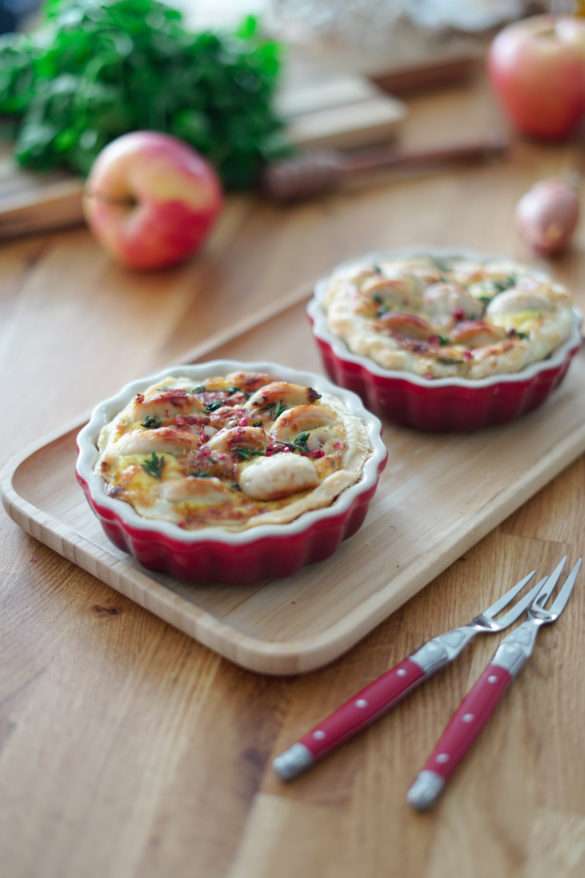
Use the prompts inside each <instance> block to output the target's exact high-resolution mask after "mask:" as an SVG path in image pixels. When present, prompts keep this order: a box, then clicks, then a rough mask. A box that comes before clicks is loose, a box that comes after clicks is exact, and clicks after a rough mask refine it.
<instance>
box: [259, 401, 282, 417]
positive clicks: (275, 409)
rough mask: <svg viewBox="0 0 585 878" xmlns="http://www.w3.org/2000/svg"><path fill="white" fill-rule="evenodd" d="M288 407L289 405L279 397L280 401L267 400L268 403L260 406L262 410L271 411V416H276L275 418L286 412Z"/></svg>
mask: <svg viewBox="0 0 585 878" xmlns="http://www.w3.org/2000/svg"><path fill="white" fill-rule="evenodd" d="M286 409H287V407H286V405H285V404H284V403H283V401H282V400H281V399H279V401H278V402H267V403H266V405H261V406H260V411H261V412H265V411H269V412H270V417H271V418H274V419H275V420H276V418H277V417H278V416H279V415H281V414H282V413H283V412H285V411H286Z"/></svg>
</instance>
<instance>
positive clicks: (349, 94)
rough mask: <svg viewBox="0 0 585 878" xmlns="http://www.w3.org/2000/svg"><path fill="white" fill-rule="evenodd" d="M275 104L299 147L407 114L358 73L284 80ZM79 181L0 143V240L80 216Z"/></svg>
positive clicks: (382, 127) (346, 138)
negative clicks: (23, 160) (31, 165)
mask: <svg viewBox="0 0 585 878" xmlns="http://www.w3.org/2000/svg"><path fill="white" fill-rule="evenodd" d="M277 109H278V111H279V112H280V113H281V114H282V115H283V117H284V118H285V119H286V120H287V121H288V129H287V134H288V137H289V139H290V141H291V142H292V143H293V144H295V145H296V146H297V147H299V149H314V148H318V147H335V148H339V149H342V148H346V147H359V146H369V145H371V144H375V143H379V142H382V141H387V140H388V139H390V138H392V137H393V136H394V135H395V133H396V130H397V127H398V125H399V123H400V122H401V121H402V119H403V118H404V117H405V115H406V106H405V104H403V103H402V101H400V100H398V99H397V98H394V97H392V96H391V95H388V94H386V93H385V92H384V91H382V90H381V89H379V88H377V87H376V86H375V85H373V84H372V83H371V82H369V81H368V80H367V79H365V78H361V77H359V76H335V77H324V78H322V79H321V80H320V81H319V82H316V83H313V84H311V86H307V85H300V84H294V85H293V84H292V83H291V84H290V85H286V86H285V87H284V88H283V89H282V91H281V93H280V95H279V96H278V100H277ZM82 188H83V184H82V181H81V180H79V179H78V178H77V177H72V176H71V175H70V174H67V173H59V172H51V173H34V172H31V171H25V170H23V169H22V168H19V167H17V166H16V164H15V163H14V161H13V159H12V156H11V149H10V147H9V146H8V145H6V144H4V145H2V147H0V240H2V239H6V238H9V237H14V236H17V235H23V234H30V233H33V232H39V231H49V230H52V229H58V228H64V227H66V226H71V225H76V224H78V223H80V222H82V221H83V214H82V210H81V195H82Z"/></svg>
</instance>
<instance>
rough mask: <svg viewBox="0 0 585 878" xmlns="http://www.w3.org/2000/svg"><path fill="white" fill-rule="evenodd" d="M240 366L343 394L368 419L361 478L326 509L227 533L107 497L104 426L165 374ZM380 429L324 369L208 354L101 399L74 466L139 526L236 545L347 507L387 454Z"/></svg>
mask: <svg viewBox="0 0 585 878" xmlns="http://www.w3.org/2000/svg"><path fill="white" fill-rule="evenodd" d="M236 371H248V372H266V373H269V374H270V375H274V376H275V377H276V378H277V379H282V380H284V381H289V382H291V383H294V384H301V385H303V386H308V387H313V388H314V389H315V390H317V391H324V392H326V393H331V394H332V395H334V396H336V397H338V398H339V399H341V400H343V401H344V402H345V404H346V406H347V407H348V409H349V410H350V412H352V414H354V415H356V416H357V417H359V418H360V419H361V420H362V421H363V422H364V424H366V426H367V430H368V437H369V440H370V443H371V447H372V453H371V455H370V457H369V458H368V459H367V461H366V463H365V466H364V470H363V473H362V478H361V479H360V481H359V482H357V483H356V484H355V485H351V486H350V487H348V488H346V489H345V490H344V491H343V492H342V493H341V494H340V495H339V496H338V497H337V498H336V499H335V500H334V501H333V503H331V504H330V505H329V506H327V507H325V508H323V509H316V510H311V511H308V512H304V513H303V514H302V515H300V516H299V518H297V519H295V520H294V521H292V522H289V523H287V524H278V525H275V524H272V525H258V526H256V527H253V528H250V529H249V530H246V531H242V532H239V533H228V532H227V531H225V530H223V529H222V528H220V527H207V528H203V529H202V530H200V531H185V530H183V529H182V528H180V527H179V526H178V525H176V524H174V523H172V522H167V521H161V520H158V519H146V518H142V517H141V516H140V515H138V513H136V512H135V511H134V509H133V508H132V507H131V506H130V505H129V504H128V503H125V502H124V501H122V500H117V499H116V498H114V497H109V496H108V495H107V494H106V492H105V490H104V488H105V483H104V481H103V479H102V478H101V476H100V475H99V474H98V473H96V472H95V471H94V467H95V464H96V461H97V459H98V449H97V441H98V437H99V434H100V431H101V429H102V427H104V426H105V425H106V424H107V423H109V422H110V421H111V420H112V419H113V418H114V417H115V416H116V415H117V414H118V413H119V412H120V411H121V410H122V409H123V408H124V407H125V406H126V405H127V403H128V402H130V400H132V399H133V397H134V396H135V395H136V394H137V393H140V392H142V391H144V390H146V389H147V388H148V387H150V386H151V385H152V384H156V383H157V382H159V381H162V380H163V379H164V378H166V377H172V376H179V375H186V376H188V377H189V378H192V379H194V381H195V382H201V381H202V380H204V379H205V378H210V377H212V376H214V375H222V374H229V373H230V372H236ZM381 429H382V426H381V422H380V421H379V419H378V418H377V417H376V416H375V415H373V414H371V413H370V412H368V411H367V409H365V408H364V405H363V403H362V401H361V399H360V398H359V396H357V394H355V393H353V392H352V391H349V390H345V389H344V388H341V387H338V386H337V385H335V384H332V383H331V382H330V381H329V380H328V379H327V378H325V377H323V376H321V375H317V374H314V373H312V372H302V371H298V370H295V369H289V368H285V367H284V366H280V365H278V364H277V363H271V362H253V363H250V362H241V361H237V360H210V361H208V362H206V363H200V364H197V365H179V366H173V367H172V368H170V369H164V370H163V371H161V372H157V373H156V374H153V375H149V376H147V377H145V378H141V379H139V380H137V381H134V382H132V383H130V384H127V385H126V386H124V387H123V388H122V389H121V390H120V392H119V393H117V394H116V395H115V396H112V397H110V398H109V399H106V400H104V401H103V402H102V403H100V404H99V405H97V406H96V407H95V409H94V410H93V413H92V415H91V417H90V420H89V422H88V423H87V424H86V426H85V427H83V429H82V430H81V431H80V432H79V434H78V436H77V446H78V457H77V464H76V469H77V472H78V474H79V475H80V476H81V477H82V478H83V479H84V480H85V481H86V482H87V484H88V487H89V491H90V493H91V495H92V496H93V497H94V498H95V499H96V501H98V502H99V504H100V506H101V507H102V508H105V509H110V510H111V511H112V512H113V513H115V515H117V516H118V517H119V518H120V519H121V520H123V521H125V522H126V523H127V524H128V525H130V526H132V527H133V528H135V529H137V530H143V531H145V532H152V531H153V530H155V531H156V532H157V533H160V534H164V535H166V536H168V537H169V538H171V539H172V540H173V541H175V542H181V543H184V544H185V545H192V544H195V543H198V542H201V541H209V540H214V541H218V542H222V543H225V544H228V545H233V546H236V545H239V544H241V545H245V544H248V543H252V542H254V541H255V540H258V539H260V538H263V537H269V536H276V535H279V536H284V535H291V536H292V535H294V534H298V533H302V532H303V531H305V530H306V529H307V528H309V527H311V526H312V525H313V524H314V523H316V522H318V521H322V520H324V519H327V518H333V517H334V516H337V515H339V514H340V513H343V512H344V511H346V510H348V509H349V508H350V506H351V505H352V503H353V502H354V501H355V500H356V498H357V497H359V496H360V495H362V494H363V493H365V492H367V491H368V490H370V489H372V488H373V487H374V486H375V485H376V483H377V481H378V478H379V472H380V467H381V465H382V462H383V461H384V460H385V459H386V457H387V449H386V446H385V445H384V443H383V441H382V438H381Z"/></svg>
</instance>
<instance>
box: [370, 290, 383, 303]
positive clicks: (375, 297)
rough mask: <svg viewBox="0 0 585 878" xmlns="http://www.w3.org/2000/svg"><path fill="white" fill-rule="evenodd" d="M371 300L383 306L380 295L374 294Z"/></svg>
mask: <svg viewBox="0 0 585 878" xmlns="http://www.w3.org/2000/svg"><path fill="white" fill-rule="evenodd" d="M372 299H373V300H374V302H376V303H377V304H378V305H383V304H384V299H383V298H382V296H381V295H380V293H374V295H373V296H372Z"/></svg>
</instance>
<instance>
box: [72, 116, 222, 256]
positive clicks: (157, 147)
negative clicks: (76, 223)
mask: <svg viewBox="0 0 585 878" xmlns="http://www.w3.org/2000/svg"><path fill="white" fill-rule="evenodd" d="M221 207H222V189H221V184H220V181H219V179H218V176H217V174H216V172H215V171H214V170H213V168H212V166H211V165H210V164H209V162H207V161H206V160H205V159H204V158H203V157H202V156H201V155H200V154H199V153H198V152H197V151H196V150H195V149H193V148H192V147H191V146H189V145H188V144H187V143H184V142H183V141H182V140H179V139H177V138H176V137H172V136H171V135H169V134H162V133H159V132H157V131H133V132H131V133H129V134H123V135H122V136H121V137H118V138H117V139H116V140H113V141H112V142H111V143H110V144H108V146H106V147H105V148H104V149H103V150H102V151H101V152H100V154H99V155H98V157H97V158H96V160H95V162H94V164H93V166H92V168H91V170H90V173H89V175H88V178H87V181H86V184H85V187H84V196H83V210H84V214H85V218H86V220H87V224H88V226H89V228H90V229H91V231H92V232H93V234H94V235H95V237H96V238H97V240H98V241H99V242H100V243H101V244H102V245H103V246H104V247H105V249H106V250H107V251H108V252H109V253H110V254H111V255H112V256H114V258H115V259H117V260H118V261H119V262H121V263H123V264H124V265H128V266H131V267H133V268H140V269H155V268H163V267H166V266H170V265H175V264H177V263H179V262H182V261H184V260H185V259H187V258H188V257H189V256H191V255H192V254H193V253H194V252H195V251H196V250H197V249H198V248H199V247H200V246H201V245H202V244H203V242H204V241H205V239H206V237H207V235H208V234H209V232H210V231H211V229H212V227H213V225H214V223H215V221H216V219H217V217H218V216H219V213H220V211H221Z"/></svg>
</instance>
